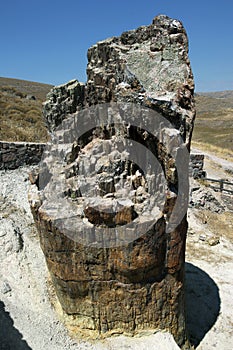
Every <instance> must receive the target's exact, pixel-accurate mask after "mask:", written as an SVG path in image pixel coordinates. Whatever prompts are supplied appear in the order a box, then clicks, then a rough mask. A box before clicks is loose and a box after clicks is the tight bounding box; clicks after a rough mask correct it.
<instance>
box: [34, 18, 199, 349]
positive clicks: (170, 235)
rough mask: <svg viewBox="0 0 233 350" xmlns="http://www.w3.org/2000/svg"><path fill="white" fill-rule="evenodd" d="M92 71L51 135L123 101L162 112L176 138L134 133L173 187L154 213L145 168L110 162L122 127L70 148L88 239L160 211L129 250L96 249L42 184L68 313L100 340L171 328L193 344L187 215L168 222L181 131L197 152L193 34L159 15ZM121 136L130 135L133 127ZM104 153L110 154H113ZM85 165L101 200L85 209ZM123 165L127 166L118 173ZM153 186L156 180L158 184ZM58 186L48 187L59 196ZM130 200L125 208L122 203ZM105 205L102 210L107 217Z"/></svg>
mask: <svg viewBox="0 0 233 350" xmlns="http://www.w3.org/2000/svg"><path fill="white" fill-rule="evenodd" d="M87 75H88V80H87V83H86V84H85V85H84V84H80V83H78V82H74V81H72V82H71V83H69V84H68V85H67V86H62V87H56V88H54V89H53V90H52V91H51V93H50V95H49V96H48V101H47V102H46V103H45V109H44V115H45V118H46V120H47V123H48V125H49V128H50V130H51V131H53V130H54V129H55V126H58V125H59V124H60V123H62V121H63V120H65V119H66V118H67V117H69V116H70V113H74V112H78V111H80V110H81V109H82V108H87V107H89V106H93V105H96V104H101V103H106V102H110V103H111V102H120V103H133V104H136V105H139V106H143V107H146V108H150V109H152V110H154V111H157V112H159V113H160V114H161V115H162V116H163V117H164V118H166V120H168V121H169V123H171V124H172V125H173V126H174V128H175V130H176V132H175V133H174V131H172V132H171V131H169V130H168V131H166V132H164V133H162V134H161V137H162V139H161V140H157V141H155V140H154V139H153V137H152V136H151V135H149V134H146V133H145V132H144V131H143V130H142V131H141V130H140V129H139V128H136V129H133V128H132V127H131V126H129V129H128V130H129V133H131V134H130V137H134V136H135V135H136V136H135V139H136V140H137V141H140V142H142V143H143V145H144V146H145V147H147V148H149V149H151V151H152V152H154V154H156V156H157V158H158V160H159V162H160V164H161V167H162V169H163V171H164V174H165V178H166V182H167V191H166V194H165V196H166V198H165V199H166V205H165V206H164V208H163V209H161V208H157V209H156V208H154V209H153V208H152V209H151V208H150V209H148V208H149V205H148V203H149V199H148V190H147V187H146V186H147V184H146V181H145V179H144V177H143V174H142V173H141V172H140V169H139V168H138V169H137V168H135V165H134V164H133V165H132V166H131V165H130V166H129V165H127V164H129V163H127V162H125V161H122V160H120V158H119V157H118V156H117V155H115V160H114V162H112V163H111V161H110V160H109V159H110V155H111V154H113V153H112V152H113V148H114V142H115V141H114V137H115V130H112V128H114V126H112V125H110V126H109V128H108V129H106V128H102V129H101V128H99V129H97V130H95V131H93V135H91V137H90V135H86V139H85V138H83V139H80V140H79V142H73V146H72V147H71V149H70V152H69V153H68V154H67V153H66V158H65V167H64V172H63V173H61V174H60V175H59V174H58V175H57V176H58V177H59V176H60V178H61V179H62V178H64V181H65V186H66V190H65V198H66V200H67V201H69V203H70V208H71V211H72V210H74V212H75V210H76V215H77V217H76V218H74V220H77V226H78V227H79V228H80V227H81V228H83V229H82V233H83V237H84V240H85V237H86V236H88V237H89V238H90V237H91V235H92V233H93V231H92V229H93V226H96V227H99V228H100V229H102V232H103V235H107V234H110V235H113V237H112V240H113V241H114V240H116V241H117V240H118V241H119V239H120V238H119V235H120V234H118V236H117V238H116V237H115V236H114V234H115V235H116V233H112V232H116V231H114V230H113V231H110V229H112V228H117V229H118V232H124V225H125V224H129V223H131V222H137V220H138V223H139V224H138V230H139V231H140V220H142V219H140V218H141V217H142V215H141V213H143V210H144V211H145V212H146V213H147V214H148V215H147V216H148V217H147V219H146V218H144V220H148V222H149V218H151V217H152V218H153V215H154V214H155V213H157V214H158V212H159V213H160V214H159V216H158V219H157V222H156V223H155V225H154V226H153V227H152V228H151V229H149V230H148V231H147V232H142V233H141V235H140V234H139V235H138V236H137V237H136V238H135V239H133V238H134V236H133V235H134V234H135V232H134V233H133V232H132V241H131V242H129V243H127V244H125V245H120V246H119V245H118V246H115V247H114V246H111V247H95V243H96V242H97V241H98V240H101V238H100V237H99V236H98V237H97V236H95V235H93V238H92V239H93V241H92V244H89V245H85V244H82V243H80V242H79V241H75V239H71V238H72V237H68V236H67V232H66V231H65V229H64V230H63V229H62V225H60V226H59V227H58V226H57V224H56V222H55V221H56V220H55V219H54V218H56V214H54V212H55V211H56V210H55V211H52V210H49V209H48V208H50V207H48V203H46V201H45V200H44V194H43V193H46V186H45V189H43V188H42V189H40V191H39V190H38V187H37V184H33V185H32V186H31V190H30V194H29V200H30V203H31V208H32V212H33V215H34V219H35V222H36V225H37V227H38V231H39V235H40V242H41V247H42V249H43V252H44V254H45V257H46V261H47V265H48V268H49V271H50V274H51V277H52V281H53V283H54V286H55V290H56V293H57V296H58V298H59V301H60V303H61V306H62V308H63V310H64V311H65V312H66V313H67V314H69V315H73V316H74V320H75V321H74V324H76V326H77V328H78V329H79V331H78V332H80V333H83V334H88V335H90V334H91V336H93V337H95V336H96V335H97V334H98V335H100V336H102V335H109V334H112V333H125V334H132V335H133V334H136V333H139V332H140V331H143V330H148V331H149V330H150V331H156V330H159V329H160V330H168V331H170V332H171V333H172V334H173V335H174V337H175V339H176V341H177V343H178V344H179V345H180V346H183V345H184V344H185V341H186V330H185V306H184V262H185V239H186V232H187V221H186V216H185V215H184V217H183V219H182V220H181V221H180V223H179V225H178V226H177V227H175V228H174V230H172V231H170V232H167V230H166V226H167V222H168V220H169V217H171V215H172V211H173V209H174V206H175V203H176V198H177V188H178V175H177V172H176V169H175V159H174V158H173V157H172V156H171V149H173V148H174V147H176V140H177V137H176V136H177V135H178V134H179V135H180V136H181V138H182V139H183V141H184V144H185V145H186V147H187V149H189V146H190V141H191V134H192V129H193V122H194V117H195V107H194V99H193V93H194V83H193V76H192V72H191V67H190V62H189V58H188V39H187V35H186V32H185V29H184V28H183V26H182V24H181V22H179V21H177V20H173V19H170V18H168V17H166V16H158V17H156V18H155V19H154V20H153V23H152V24H151V25H149V26H145V27H140V28H138V29H137V30H133V31H129V32H125V33H123V34H122V35H121V36H120V37H119V38H116V37H114V38H111V39H108V40H105V41H102V42H99V43H97V44H96V45H94V46H93V47H91V48H90V49H89V50H88V67H87ZM74 118H75V114H74ZM115 128H117V126H115ZM118 132H119V135H120V136H121V137H122V138H124V137H125V133H126V131H125V130H120V131H119V130H118ZM127 132H128V131H127ZM106 133H107V135H106ZM176 133H177V134H176ZM63 136H64V135H63ZM130 137H129V138H130ZM164 144H166V145H167V147H164ZM111 145H112V146H111ZM111 147H113V148H112V149H111ZM100 149H105V150H109V151H108V152H106V153H105V156H103V155H102V153H101V152H100ZM81 154H82V157H83V158H82V157H81ZM83 154H84V155H83ZM85 155H86V156H85ZM85 157H86V158H85ZM117 157H118V158H117ZM81 160H82V162H83V164H84V166H86V167H89V168H88V171H89V172H90V174H92V172H93V171H94V172H97V174H99V175H98V176H99V177H98V181H99V182H98V183H99V186H98V188H97V191H98V193H97V196H98V201H97V202H96V198H95V197H93V201H92V200H91V199H90V200H89V202H87V205H86V207H85V208H84V209H83V210H82V209H81V204H80V203H81V202H82V201H83V200H84V199H83V198H81V194H80V191H79V189H78V188H77V187H75V186H74V185H73V184H74V182H75V179H76V178H77V177H78V176H79V175H78V173H79V171H78V168H79V165H80V162H81ZM114 164H115V165H116V164H117V166H116V167H115V168H114V166H113V165H114ZM133 168H134V169H133ZM93 169H94V170H93ZM119 169H120V170H119ZM132 169H133V170H132ZM64 173H65V175H64ZM187 173H188V168H187ZM122 174H126V175H127V176H128V178H127V176H126V178H127V179H128V180H127V181H129V183H130V184H131V186H132V187H131V189H130V190H128V192H127V191H126V187H127V184H126V185H125V186H126V187H125V188H124V186H123V190H122V188H120V186H118V185H119V183H120V182H119V178H121V177H122V178H123V175H122ZM124 176H125V175H124ZM157 178H158V177H157ZM72 181H73V182H72ZM90 181H92V180H90ZM150 182H151V184H152V183H153V179H151V181H150ZM49 186H51V185H50V184H49V185H48V187H47V190H49V189H50V190H51V191H52V187H49ZM156 188H157V189H158V188H159V187H156ZM59 190H60V188H59V189H58V191H59ZM124 190H125V191H126V192H124ZM124 193H125V195H124ZM124 200H125V201H126V202H125V203H124V205H122V208H121V204H120V203H122V201H124ZM96 203H97V204H96ZM112 205H115V206H116V207H117V206H118V207H117V208H118V209H119V208H120V209H119V210H117V213H116V214H114V215H113V214H111V213H110V212H109V210H108V208H110V207H111V206H112ZM147 206H148V207H147ZM55 208H56V205H55ZM99 208H102V211H101V212H99V211H98V210H99ZM153 210H154V211H153ZM121 230H122V231H121ZM127 232H128V234H129V232H130V231H127ZM137 233H138V232H137ZM139 233H140V232H139Z"/></svg>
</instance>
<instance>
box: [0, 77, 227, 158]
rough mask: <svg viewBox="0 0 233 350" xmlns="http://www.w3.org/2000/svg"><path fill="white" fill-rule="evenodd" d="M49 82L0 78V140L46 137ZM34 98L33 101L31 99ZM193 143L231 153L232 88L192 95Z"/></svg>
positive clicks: (30, 139) (35, 139) (33, 140)
mask: <svg viewBox="0 0 233 350" xmlns="http://www.w3.org/2000/svg"><path fill="white" fill-rule="evenodd" d="M51 88H52V85H49V84H41V83H37V82H31V81H26V80H19V79H11V78H1V77H0V140H8V141H31V142H43V141H46V140H47V139H48V133H47V129H46V125H45V123H44V120H43V117H42V102H43V101H45V99H46V95H47V93H48V92H49V91H50V89H51ZM32 96H34V97H35V100H34V99H33V98H32ZM195 100H196V109H197V116H196V121H195V127H194V133H193V141H192V143H193V145H194V146H195V145H196V146H198V147H201V146H203V147H204V148H210V147H211V148H212V151H213V150H214V152H215V151H216V152H217V151H222V150H224V149H225V150H227V152H229V153H230V154H232V155H233V90H230V91H219V92H198V93H196V94H195Z"/></svg>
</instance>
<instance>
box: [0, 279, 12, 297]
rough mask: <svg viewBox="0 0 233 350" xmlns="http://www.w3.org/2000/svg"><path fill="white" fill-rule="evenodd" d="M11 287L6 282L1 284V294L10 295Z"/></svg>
mask: <svg viewBox="0 0 233 350" xmlns="http://www.w3.org/2000/svg"><path fill="white" fill-rule="evenodd" d="M11 290H12V289H11V286H10V285H9V283H8V282H6V281H4V282H3V284H2V287H1V292H2V293H3V294H7V293H10V292H11Z"/></svg>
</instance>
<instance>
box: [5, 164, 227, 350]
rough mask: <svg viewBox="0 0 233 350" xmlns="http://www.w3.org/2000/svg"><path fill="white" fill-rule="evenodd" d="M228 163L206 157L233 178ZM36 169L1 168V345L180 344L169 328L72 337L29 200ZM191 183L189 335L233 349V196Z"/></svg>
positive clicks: (202, 343) (21, 349) (24, 349)
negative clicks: (136, 334)
mask: <svg viewBox="0 0 233 350" xmlns="http://www.w3.org/2000/svg"><path fill="white" fill-rule="evenodd" d="M216 162H217V163H216ZM230 166H232V164H228V165H227V164H225V163H224V167H222V166H221V162H219V160H216V159H213V158H211V157H207V160H206V169H205V170H206V171H207V174H208V175H209V176H213V175H215V177H216V178H222V177H223V176H225V178H228V180H231V181H232V182H233V176H232V175H231V172H229V171H227V172H226V167H228V168H229V167H230ZM30 170H31V169H30V168H20V169H18V170H14V171H7V172H5V171H1V172H0V349H1V350H11V349H12V350H13V349H14V350H29V349H32V350H41V349H44V350H50V349H52V350H66V349H67V350H73V349H74V350H76V349H77V350H82V349H90V350H91V349H93V350H94V349H96V350H107V349H109V350H110V349H112V350H116V349H129V350H130V349H138V350H139V349H140V350H143V349H145V350H146V349H151V350H152V349H156V350H160V349H161V350H166V349H167V350H173V349H174V350H175V349H178V347H177V346H176V344H175V343H174V341H173V339H172V337H171V336H170V335H168V334H165V333H158V334H155V335H150V336H146V335H145V336H143V337H140V338H134V339H132V338H126V337H123V336H121V337H117V338H112V339H108V340H105V341H102V342H100V341H98V342H90V341H83V340H77V339H76V340H75V339H73V338H72V337H70V336H69V334H68V332H67V330H66V329H65V327H64V326H63V324H62V322H61V321H60V320H59V318H58V316H57V314H56V312H55V311H54V309H53V307H52V306H51V302H50V297H51V293H48V290H49V289H51V286H50V284H49V282H48V281H49V278H48V271H47V268H46V264H45V260H44V257H43V254H42V252H41V249H40V246H39V241H38V236H37V233H36V230H35V227H34V224H33V219H32V216H31V213H30V209H29V205H28V202H27V189H28V185H29V183H28V172H29V171H30ZM228 170H229V169H228ZM211 172H212V173H211ZM192 188H194V189H195V190H194V191H193V192H192V197H190V201H191V203H190V208H189V211H188V217H189V231H188V239H187V253H186V261H187V263H186V295H187V299H186V300H187V323H188V329H189V333H190V338H191V340H192V343H193V345H194V346H195V347H196V348H197V349H198V350H211V349H214V348H216V349H221V350H231V349H232V348H233V331H232V329H233V312H232V287H233V279H232V271H233V239H232V227H233V212H232V206H233V203H232V202H233V198H232V195H231V196H230V195H224V197H223V196H221V195H220V194H219V193H218V192H216V191H215V190H213V189H211V188H209V187H205V186H204V185H203V183H200V182H196V181H195V182H194V181H193V182H192Z"/></svg>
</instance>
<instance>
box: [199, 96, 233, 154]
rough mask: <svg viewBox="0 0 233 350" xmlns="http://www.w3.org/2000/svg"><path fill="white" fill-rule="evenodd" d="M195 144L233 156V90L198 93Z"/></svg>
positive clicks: (217, 152) (216, 152) (213, 151)
mask: <svg viewBox="0 0 233 350" xmlns="http://www.w3.org/2000/svg"><path fill="white" fill-rule="evenodd" d="M196 108H197V117H196V121H195V127H194V133H193V145H194V146H198V148H204V149H205V150H206V151H208V150H209V151H210V152H212V153H215V154H219V155H221V156H223V155H225V156H226V157H232V156H233V92H232V91H226V92H219V93H217V92H216V93H209V94H200V95H196Z"/></svg>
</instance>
